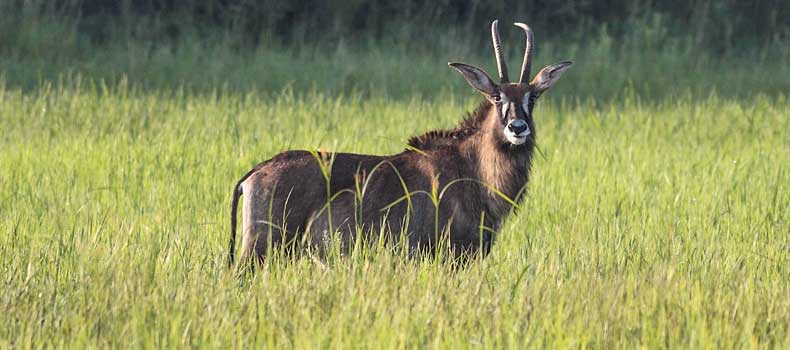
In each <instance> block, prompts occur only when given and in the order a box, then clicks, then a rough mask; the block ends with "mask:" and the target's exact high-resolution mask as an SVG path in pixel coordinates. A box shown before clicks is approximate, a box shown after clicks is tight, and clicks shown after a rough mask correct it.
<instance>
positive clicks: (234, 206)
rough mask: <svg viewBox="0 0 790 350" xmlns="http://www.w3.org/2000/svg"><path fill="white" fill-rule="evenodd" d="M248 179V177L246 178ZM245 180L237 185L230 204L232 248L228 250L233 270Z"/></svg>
mask: <svg viewBox="0 0 790 350" xmlns="http://www.w3.org/2000/svg"><path fill="white" fill-rule="evenodd" d="M245 178H246V176H245ZM243 181H244V179H241V181H239V182H237V183H236V187H234V188H233V199H232V200H231V202H230V246H229V250H228V268H231V269H232V268H233V256H234V251H235V249H236V222H237V218H236V217H237V212H238V209H239V197H241V194H242V191H241V183H242V182H243Z"/></svg>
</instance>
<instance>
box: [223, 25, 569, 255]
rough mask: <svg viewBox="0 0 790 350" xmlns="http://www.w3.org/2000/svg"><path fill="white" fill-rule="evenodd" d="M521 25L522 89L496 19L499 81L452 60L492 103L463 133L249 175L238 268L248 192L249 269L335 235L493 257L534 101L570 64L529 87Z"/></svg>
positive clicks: (301, 154)
mask: <svg viewBox="0 0 790 350" xmlns="http://www.w3.org/2000/svg"><path fill="white" fill-rule="evenodd" d="M516 25H517V26H519V27H521V28H523V29H524V31H525V33H526V49H525V54H524V61H523V64H522V69H521V76H520V79H519V81H518V82H516V83H510V82H509V80H508V74H507V67H506V65H505V62H504V58H503V55H502V50H501V45H500V40H499V33H498V30H497V21H494V22H493V23H492V25H491V35H492V40H493V43H494V49H495V50H494V52H495V55H496V59H497V67H498V72H499V79H500V82H499V83H495V82H494V81H493V80H492V79H491V78H490V77H489V76H488V75H487V74H486V73H485V72H484V71H483V70H482V69H480V68H477V67H474V66H471V65H467V64H463V63H449V65H450V67H452V68H454V69H456V70H457V71H459V72H460V73H461V74H462V75H463V76H464V78H465V79H466V81H467V82H468V83H469V84H470V85H471V86H472V87H474V88H475V89H476V90H477V91H479V92H480V93H482V94H483V96H485V100H484V101H482V103H480V105H479V106H478V107H477V109H475V110H474V111H473V112H471V113H470V114H469V115H468V116H467V117H466V118H465V120H464V121H463V122H462V123H461V124H460V125H459V126H457V127H456V128H454V129H450V130H435V131H430V132H428V133H426V134H423V135H421V136H417V137H413V138H411V139H410V140H409V146H410V147H409V148H408V149H407V150H405V151H403V152H401V153H398V154H395V155H389V156H376V155H362V154H350V153H336V154H323V153H316V152H307V151H286V152H283V153H280V154H278V155H276V156H274V157H273V158H272V159H270V160H268V161H265V162H263V163H260V164H258V165H257V166H255V167H254V168H253V169H252V170H250V171H249V172H248V173H247V174H246V175H245V176H244V177H242V179H241V180H239V182H238V183H237V184H236V186H235V187H234V191H233V199H232V205H231V240H230V254H229V262H230V264H231V266H232V264H233V260H234V247H235V231H236V220H237V208H238V201H239V197H240V196H241V195H242V194H243V195H244V200H243V205H242V208H243V214H242V232H243V240H242V248H241V258H240V262H241V263H249V262H250V261H253V259H257V260H258V261H260V260H262V259H263V258H264V257H265V256H266V254H267V250H269V249H270V248H272V247H277V246H281V245H283V244H284V243H289V242H308V243H309V245H310V246H313V247H317V248H319V249H320V248H322V247H324V246H325V244H326V242H327V240H328V238H329V237H330V235H332V234H334V233H335V232H337V234H338V235H339V236H340V238H341V239H342V242H343V243H344V245H345V246H348V245H349V244H351V242H353V241H354V240H355V239H358V238H362V237H358V236H359V235H360V234H361V235H365V236H367V235H371V234H379V233H383V234H385V235H386V236H387V238H388V239H389V240H393V241H397V240H398V239H399V238H401V237H406V239H407V244H408V245H409V246H410V247H412V248H414V249H418V250H421V251H425V250H428V251H431V250H433V249H435V248H436V246H437V243H438V242H439V241H440V239H446V241H445V242H447V243H448V244H449V247H450V248H451V249H452V251H453V252H454V253H455V254H473V253H476V252H479V251H482V252H483V253H485V252H487V251H488V249H489V248H490V246H491V244H492V242H493V240H494V235H495V233H496V232H497V230H498V229H499V227H500V225H501V224H502V222H503V220H504V219H505V217H506V216H507V215H508V213H510V212H511V211H512V209H513V207H514V204H516V203H518V202H519V200H521V198H522V197H523V193H524V189H525V187H526V184H527V181H528V179H529V171H530V166H531V159H532V153H533V149H534V147H535V136H536V135H535V125H534V120H533V115H532V110H533V107H534V104H535V102H536V100H537V98H538V97H539V96H540V95H541V94H542V93H543V92H544V91H546V90H547V89H548V88H549V87H551V86H552V85H553V84H554V83H555V82H556V81H557V79H559V77H560V75H561V74H562V72H563V71H565V70H566V69H567V68H568V67H570V65H571V62H570V61H563V62H560V63H558V64H554V65H550V66H547V67H545V68H543V69H542V70H541V71H540V72H539V73H538V74H537V75H536V76H535V78H534V79H532V80H531V81H529V77H530V67H531V63H532V51H533V50H532V49H533V47H534V43H533V35H532V31H531V30H530V28H529V27H528V26H526V25H525V24H522V23H516ZM325 175H328V176H325ZM437 199H440V200H438V202H437Z"/></svg>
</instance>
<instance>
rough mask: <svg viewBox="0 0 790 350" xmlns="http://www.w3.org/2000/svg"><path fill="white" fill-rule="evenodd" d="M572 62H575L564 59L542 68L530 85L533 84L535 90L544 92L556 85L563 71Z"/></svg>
mask: <svg viewBox="0 0 790 350" xmlns="http://www.w3.org/2000/svg"><path fill="white" fill-rule="evenodd" d="M572 64H573V62H571V61H562V62H560V63H557V64H552V65H550V66H547V67H546V68H543V69H541V70H540V72H538V74H537V75H535V78H534V79H532V82H531V83H530V85H532V88H533V91H536V92H537V93H542V92H543V91H546V90H548V89H549V88H550V87H551V86H552V85H554V83H556V82H557V80H559V79H560V76H561V75H562V72H564V71H565V70H566V69H568V68H570V67H571V65H572Z"/></svg>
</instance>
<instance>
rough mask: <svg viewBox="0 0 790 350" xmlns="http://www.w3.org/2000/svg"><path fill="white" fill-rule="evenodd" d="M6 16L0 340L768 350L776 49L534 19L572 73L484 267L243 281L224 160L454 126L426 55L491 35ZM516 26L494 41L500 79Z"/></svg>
mask: <svg viewBox="0 0 790 350" xmlns="http://www.w3.org/2000/svg"><path fill="white" fill-rule="evenodd" d="M699 3H700V4H703V5H705V6H708V5H710V6H713V5H711V4H712V3H709V2H705V1H701V2H699ZM26 4H33V5H31V6H32V7H30V8H28V7H24V8H23V10H24V9H27V10H24V11H28V10H29V11H31V12H30V13H27V12H24V11H21V12H14V14H15V15H16V17H15V16H11V15H9V16H4V17H2V18H0V29H2V30H0V256H2V260H0V271H2V273H1V274H0V283H1V284H2V285H1V287H2V288H0V310H2V313H0V348H14V349H27V348H185V347H205V348H228V347H239V348H240V347H257V348H260V347H267V348H273V347H277V348H288V347H291V348H380V347H386V348H558V349H566V348H585V349H587V348H595V349H610V348H650V349H653V348H688V349H721V348H750V349H751V348H765V349H769V348H774V349H783V348H788V347H790V317H788V315H790V286H788V283H789V281H790V273H789V272H788V269H787V266H788V263H790V242H789V241H788V239H790V224H789V220H790V208H788V207H789V204H790V195H788V187H790V174H788V162H787V160H788V159H790V133H789V132H788V130H790V125H789V124H790V101H788V95H787V92H788V91H790V75H788V74H783V73H784V71H785V70H786V69H787V65H788V62H790V49H788V48H790V46H788V45H785V44H786V38H784V39H783V38H782V37H781V36H780V35H779V34H777V36H776V37H773V38H763V39H765V40H762V41H760V42H762V43H764V44H759V43H758V42H757V41H755V42H747V43H739V45H734V46H729V44H727V45H725V46H724V49H723V50H722V51H715V50H711V49H710V48H702V47H701V46H700V43H701V41H700V39H699V35H702V34H705V33H703V32H700V31H696V32H695V31H692V32H690V33H689V34H688V35H677V34H678V33H677V32H678V31H680V29H678V28H673V27H672V23H675V22H674V20H673V21H669V20H668V19H667V18H666V17H665V16H663V15H660V14H655V15H649V14H648V15H646V16H642V17H638V18H636V17H635V18H629V19H628V21H629V22H627V23H625V24H623V25H622V26H621V27H619V28H612V25H611V24H601V25H595V26H585V27H583V28H582V29H584V30H579V31H578V32H572V31H569V32H562V33H549V30H550V29H549V28H541V27H534V28H533V29H534V30H535V31H536V35H537V40H538V51H537V53H538V56H537V61H538V62H537V66H538V67H540V66H543V65H547V64H550V63H554V62H556V61H559V60H562V59H573V60H575V61H576V64H575V65H574V67H573V68H572V69H571V70H570V71H569V72H568V73H567V74H565V76H564V77H563V80H562V82H560V83H558V85H557V87H556V88H555V89H553V90H552V91H550V92H549V93H547V94H546V96H544V97H542V98H541V101H540V102H539V105H538V107H537V108H536V110H535V113H536V124H537V135H538V142H539V145H540V150H541V152H540V153H539V154H538V156H537V158H536V160H535V164H534V170H533V173H532V178H531V181H530V184H529V188H528V192H527V196H526V200H525V202H524V203H523V204H522V209H521V210H520V211H518V212H517V213H516V214H515V215H513V216H512V217H511V218H510V219H509V220H508V221H507V222H506V224H505V227H504V228H503V229H502V231H501V232H500V233H499V234H498V235H497V240H496V243H495V244H494V247H493V251H492V253H491V255H490V256H489V257H488V258H486V259H484V260H479V261H474V262H472V263H471V264H470V265H469V266H467V267H466V268H463V269H457V268H453V267H452V266H451V265H450V264H447V263H445V262H442V261H436V260H433V259H428V258H426V259H424V260H411V259H405V258H404V257H403V256H401V255H400V253H401V252H399V251H397V250H389V249H380V247H365V248H363V249H360V250H357V251H354V252H352V254H351V255H350V256H338V255H334V254H330V256H329V257H327V258H326V259H322V260H319V259H312V258H310V257H309V256H302V257H299V258H296V259H286V258H282V257H276V258H274V259H270V260H268V261H267V262H266V263H265V265H264V266H263V267H262V268H261V269H259V270H258V271H257V273H256V274H255V275H254V276H251V277H245V278H242V279H238V278H236V276H235V274H233V273H232V272H231V271H229V270H227V268H226V254H227V251H226V249H227V246H226V244H227V239H228V227H227V226H228V221H229V220H228V219H229V218H228V215H229V200H230V194H231V190H232V188H231V187H232V185H233V184H234V183H235V181H236V180H237V179H238V178H239V177H240V176H241V175H242V174H243V173H244V172H246V171H247V170H248V169H249V168H250V167H251V166H252V165H254V164H255V163H257V162H259V161H263V160H265V159H268V158H269V157H271V156H273V155H274V154H276V153H277V152H280V151H282V150H285V149H324V150H330V151H343V152H358V153H373V154H391V153H395V152H400V151H401V150H403V149H404V146H405V141H406V140H407V138H408V137H409V136H412V135H414V134H417V133H422V132H424V131H427V130H430V129H433V128H439V127H450V126H452V125H453V124H455V123H457V122H458V121H459V120H461V118H462V117H463V115H464V113H465V112H466V111H469V110H471V109H472V108H473V107H474V106H475V105H476V103H477V101H478V99H479V98H478V97H477V96H475V95H474V92H472V89H470V88H469V87H468V86H467V85H466V84H465V83H464V82H463V80H462V79H461V77H460V76H457V74H455V73H454V72H452V71H451V70H450V69H448V68H447V67H446V66H445V62H446V61H451V60H458V61H463V62H467V63H471V64H476V65H480V66H483V67H485V68H487V69H488V71H490V72H493V71H494V70H493V69H492V68H493V59H492V58H491V49H490V47H489V46H488V45H489V44H488V43H487V42H485V43H481V42H480V40H478V39H479V38H478V39H475V38H473V37H469V36H468V35H467V33H468V32H467V30H466V29H464V30H460V29H459V30H457V31H456V30H444V29H442V30H437V31H436V32H434V33H430V35H428V36H429V38H428V39H430V40H426V41H424V42H418V43H412V42H408V41H404V40H399V39H397V38H399V36H398V35H393V36H391V37H387V36H383V37H372V36H371V37H367V36H365V35H361V36H359V37H354V38H352V39H348V40H344V39H342V38H341V39H336V40H328V41H326V42H321V43H316V42H299V43H295V44H291V45H283V42H282V41H277V40H272V41H266V40H263V41H261V42H260V43H258V44H257V45H253V46H245V45H244V44H243V43H240V42H239V41H238V38H236V37H234V36H233V35H231V34H229V32H222V31H219V32H216V33H214V32H211V31H195V32H184V33H182V34H181V35H180V36H179V37H178V38H176V39H173V40H170V39H167V38H164V39H163V38H159V37H147V36H140V34H139V33H143V34H145V33H148V34H149V35H150V34H151V33H154V32H155V31H145V30H141V31H140V32H139V33H138V31H137V29H135V28H131V29H130V27H128V25H136V26H138V27H139V28H143V27H145V26H146V25H152V26H155V25H158V24H157V23H152V22H139V23H132V22H124V23H125V25H127V27H123V26H120V27H122V28H119V29H118V33H115V34H113V33H114V32H113V33H109V34H108V35H109V37H108V38H109V39H107V38H106V39H107V40H105V41H103V42H102V41H95V40H94V39H92V38H91V37H89V36H85V35H83V30H84V28H82V29H81V27H80V26H85V25H86V20H85V19H84V18H83V19H78V20H74V21H69V20H64V18H63V17H58V16H55V15H51V14H47V13H45V12H41V13H39V12H36V11H35V9H34V8H35V7H36V6H38V5H41V4H42V3H38V2H26ZM70 4H72V5H74V4H79V2H73V3H71V2H70ZM0 5H2V6H5V7H0V8H2V9H8V8H16V7H14V6H12V5H13V4H12V3H11V2H8V3H2V4H0ZM23 12H24V13H23ZM717 18H718V17H717ZM527 19H528V18H527ZM130 23H131V24H130ZM487 24H488V23H484V24H481V25H480V27H481V28H480V29H479V30H480V31H483V32H484V31H485V29H486V28H485V27H486V26H487ZM702 25H703V24H700V26H702ZM705 25H708V24H705ZM733 25H741V24H733ZM414 28H418V27H408V26H407V27H404V28H403V30H404V31H405V32H409V31H413V30H414ZM728 28H730V27H728ZM143 29H144V28H143ZM467 29H469V28H467ZM587 29H590V30H589V31H588V30H587ZM629 29H630V30H629ZM469 30H471V29H469ZM135 33H136V34H135ZM420 33H421V34H425V33H422V32H420ZM701 33H702V34H701ZM132 34H134V35H132ZM407 34H408V33H407ZM407 34H404V35H406V37H407V38H408V37H410V36H409V35H407ZM724 34H727V33H724ZM730 34H732V33H730ZM521 35H522V34H521V33H520V32H518V31H517V30H507V31H505V30H503V36H504V39H505V40H504V42H505V43H506V45H505V47H506V49H507V50H508V57H510V58H511V60H510V62H511V65H512V67H513V68H511V71H513V70H514V69H515V67H517V64H516V63H518V62H516V60H515V59H516V57H520V54H521V52H520V50H522V45H523V43H522V40H523V38H522V37H521ZM733 35H734V34H733ZM548 38H551V40H548ZM317 41H320V40H317ZM536 68H537V67H536Z"/></svg>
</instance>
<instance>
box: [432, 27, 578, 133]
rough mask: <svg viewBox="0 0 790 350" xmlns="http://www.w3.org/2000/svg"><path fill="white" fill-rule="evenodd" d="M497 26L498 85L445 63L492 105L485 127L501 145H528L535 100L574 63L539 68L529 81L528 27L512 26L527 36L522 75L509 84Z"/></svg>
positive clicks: (464, 66) (482, 73)
mask: <svg viewBox="0 0 790 350" xmlns="http://www.w3.org/2000/svg"><path fill="white" fill-rule="evenodd" d="M497 23H498V21H494V22H493V23H491V40H492V41H493V43H494V54H495V56H496V62H497V70H498V71H499V83H498V84H497V83H495V82H494V81H493V80H492V79H491V77H489V76H488V74H486V72H485V71H483V70H482V69H480V68H478V67H475V66H472V65H469V64H464V63H455V62H450V63H448V64H449V65H450V67H452V68H454V69H456V70H457V71H459V72H461V74H463V76H464V78H465V79H466V81H467V82H468V83H469V85H471V86H472V87H473V88H475V89H476V90H477V91H479V92H480V93H482V94H483V96H485V97H486V99H487V100H488V102H490V103H491V107H492V108H493V110H494V111H495V112H492V113H490V114H491V115H496V118H491V117H489V119H495V120H491V121H487V122H486V126H487V127H490V128H493V129H494V134H495V136H496V138H497V139H498V140H499V141H500V142H502V144H510V145H514V146H518V145H522V144H524V143H525V142H527V139H528V138H530V135H531V134H532V133H533V132H534V130H535V126H534V121H533V116H532V109H533V107H534V106H535V102H536V101H537V99H538V97H540V95H541V94H542V93H543V92H544V91H546V90H548V89H549V88H550V87H551V86H552V85H554V83H556V82H557V80H559V78H560V76H561V75H562V73H563V72H564V71H565V70H566V69H568V68H570V66H571V64H573V62H571V61H562V62H559V63H557V64H552V65H550V66H547V67H545V68H543V69H541V70H540V72H538V74H537V75H535V77H534V78H532V80H531V81H530V80H529V78H530V70H531V68H532V59H533V54H532V52H533V51H534V47H535V42H534V37H533V34H532V30H531V29H530V28H529V26H527V25H526V24H524V23H515V25H516V26H517V27H520V28H522V29H523V30H524V33H525V34H526V49H525V50H524V60H523V62H522V64H521V75H520V76H519V79H518V82H516V83H511V82H510V80H509V79H508V74H507V65H506V64H505V59H504V57H503V56H504V55H503V53H502V45H501V43H500V40H499V30H498V29H497ZM533 137H534V136H533Z"/></svg>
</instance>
